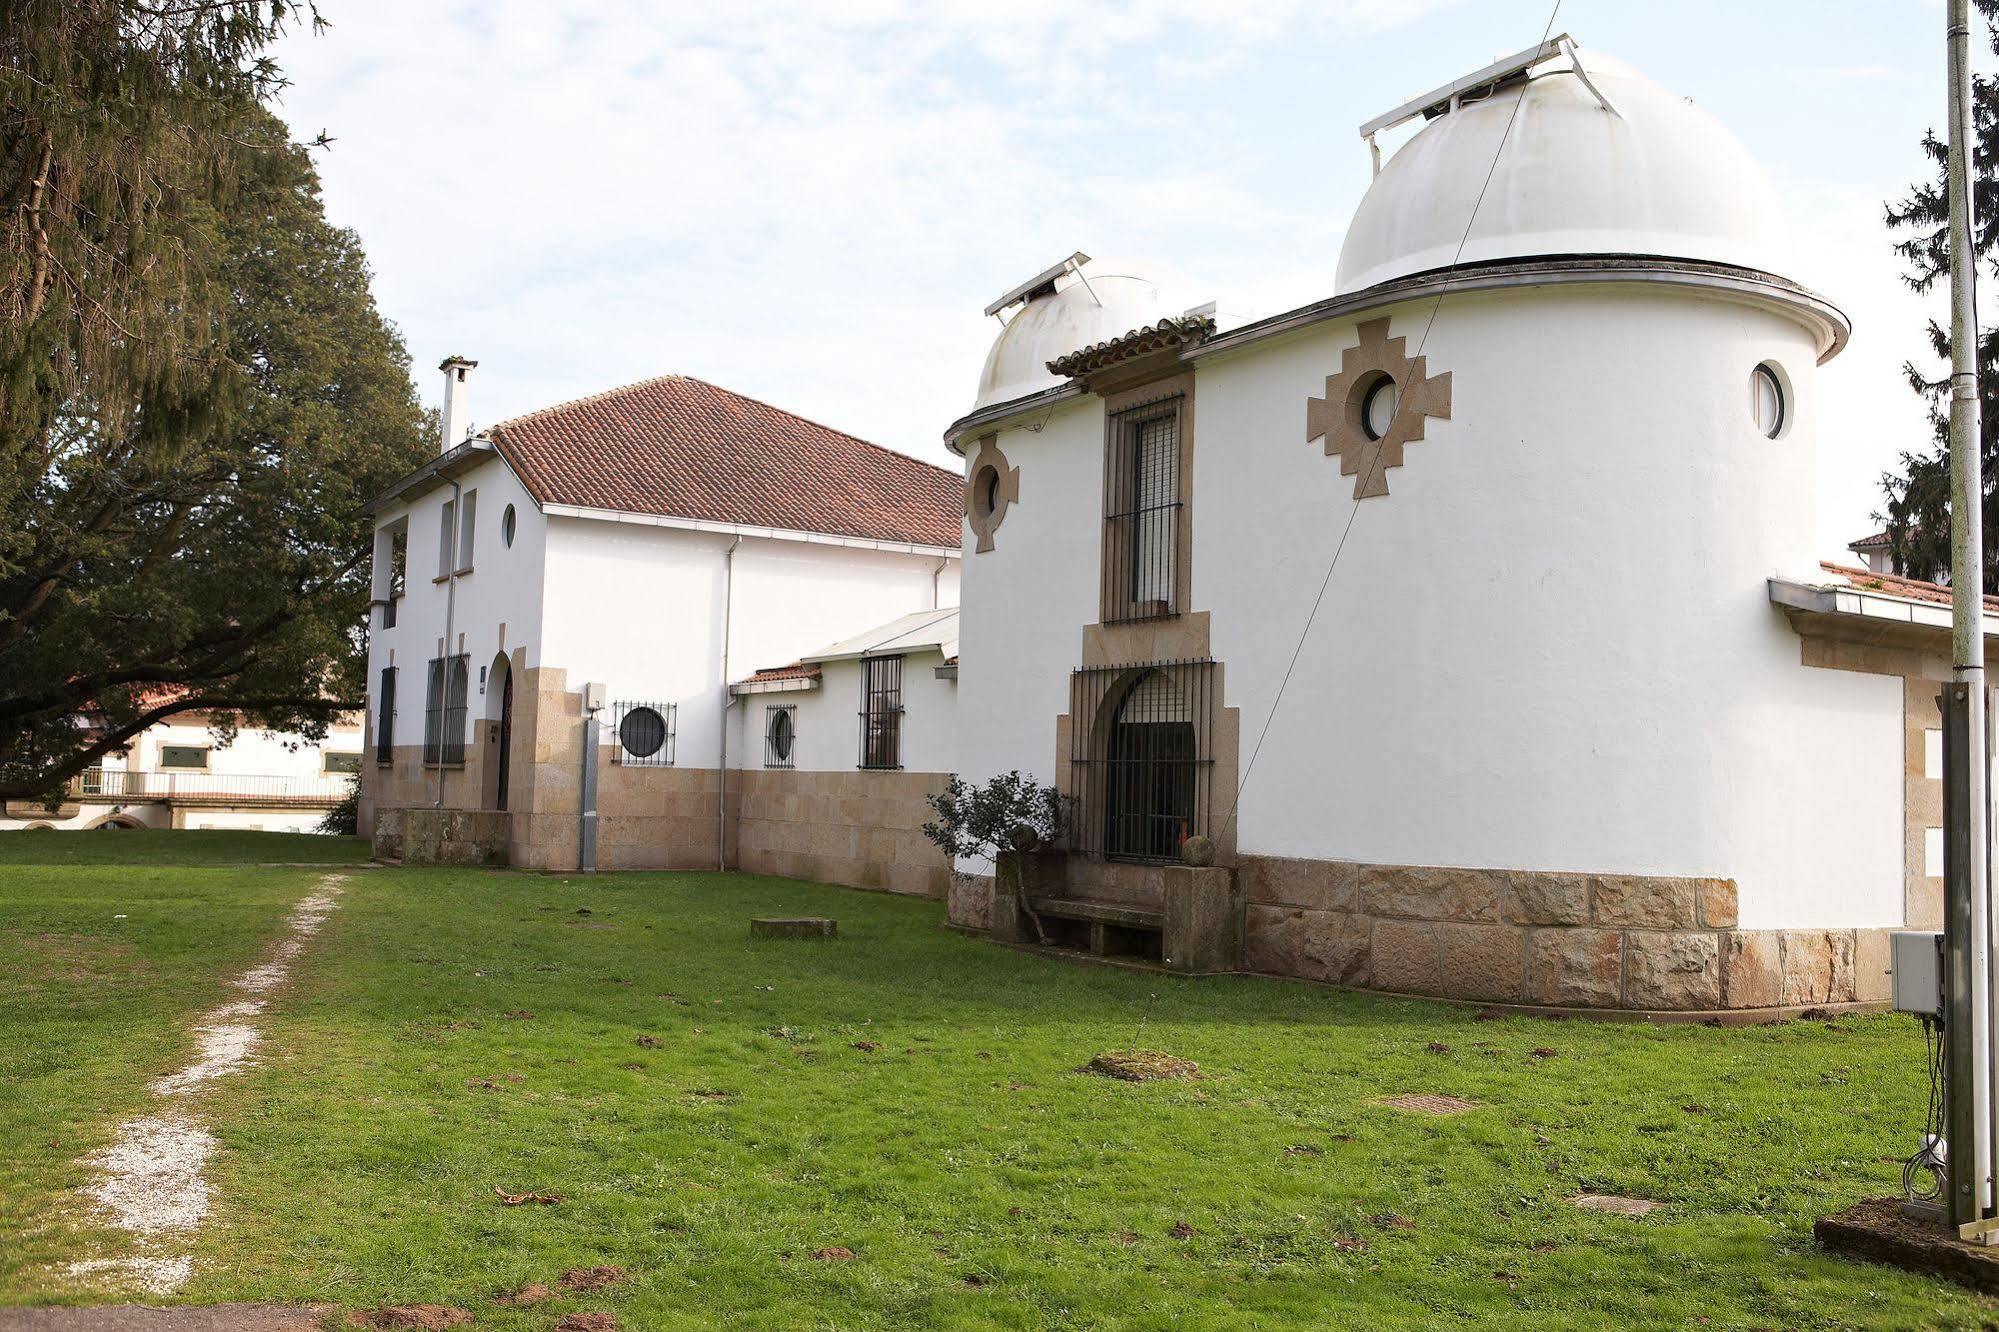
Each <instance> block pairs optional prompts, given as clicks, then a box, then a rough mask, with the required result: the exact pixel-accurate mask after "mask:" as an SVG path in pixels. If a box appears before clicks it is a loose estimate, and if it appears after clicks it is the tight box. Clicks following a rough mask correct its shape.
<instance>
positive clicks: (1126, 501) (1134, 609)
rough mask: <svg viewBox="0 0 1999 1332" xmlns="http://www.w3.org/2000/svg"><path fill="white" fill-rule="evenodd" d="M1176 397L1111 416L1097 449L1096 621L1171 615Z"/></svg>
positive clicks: (1176, 523)
mask: <svg viewBox="0 0 1999 1332" xmlns="http://www.w3.org/2000/svg"><path fill="white" fill-rule="evenodd" d="M1181 401H1182V400H1181V399H1180V398H1177V397H1175V398H1167V399H1165V400H1164V401H1161V402H1152V403H1146V404H1144V405H1143V406H1139V407H1133V408H1130V409H1128V410H1125V411H1122V412H1116V413H1113V414H1112V415H1111V417H1110V419H1109V421H1108V424H1107V429H1108V432H1109V433H1108V437H1107V438H1106V440H1105V447H1104V556H1103V574H1104V586H1103V617H1104V623H1106V624H1115V623H1117V622H1119V621H1122V620H1146V619H1153V618H1156V617H1158V616H1162V615H1174V614H1177V613H1179V609H1180V608H1179V605H1178V601H1179V593H1178V588H1179V576H1180V568H1179V562H1180V521H1181V505H1182V501H1181V495H1180V406H1181Z"/></svg>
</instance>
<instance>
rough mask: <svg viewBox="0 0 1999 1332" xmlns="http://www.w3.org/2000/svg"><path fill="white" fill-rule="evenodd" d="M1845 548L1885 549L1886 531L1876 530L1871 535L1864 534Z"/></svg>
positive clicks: (1886, 547)
mask: <svg viewBox="0 0 1999 1332" xmlns="http://www.w3.org/2000/svg"><path fill="white" fill-rule="evenodd" d="M1847 549H1848V550H1886V549H1888V534H1887V533H1886V532H1876V533H1875V534H1874V535H1873V536H1864V537H1862V538H1860V540H1858V541H1856V542H1854V543H1853V544H1852V545H1850V546H1848V547H1847Z"/></svg>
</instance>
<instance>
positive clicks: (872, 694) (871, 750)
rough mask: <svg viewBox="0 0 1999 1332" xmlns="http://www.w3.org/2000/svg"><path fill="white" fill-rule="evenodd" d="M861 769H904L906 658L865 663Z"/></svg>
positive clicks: (862, 693)
mask: <svg viewBox="0 0 1999 1332" xmlns="http://www.w3.org/2000/svg"><path fill="white" fill-rule="evenodd" d="M861 766H862V767H863V768H900V767H901V766H902V658H901V657H864V658H862V660H861Z"/></svg>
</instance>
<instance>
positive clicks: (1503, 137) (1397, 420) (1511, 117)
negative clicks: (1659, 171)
mask: <svg viewBox="0 0 1999 1332" xmlns="http://www.w3.org/2000/svg"><path fill="white" fill-rule="evenodd" d="M1561 12H1562V0H1555V5H1554V8H1552V9H1550V10H1549V11H1548V22H1547V25H1546V26H1545V27H1543V28H1542V29H1541V40H1540V42H1539V43H1537V46H1546V45H1547V44H1548V34H1549V33H1551V32H1553V31H1554V30H1555V19H1556V17H1557V16H1558V15H1560V14H1561ZM1525 100H1527V83H1526V82H1522V84H1521V85H1520V95H1519V96H1518V97H1515V98H1514V99H1513V109H1512V110H1511V111H1510V112H1508V113H1507V116H1506V127H1505V128H1504V129H1502V130H1501V131H1500V134H1499V143H1498V145H1497V146H1496V147H1494V149H1493V150H1492V161H1491V163H1490V164H1489V165H1488V166H1487V167H1486V169H1485V179H1484V180H1483V181H1481V182H1480V183H1479V187H1478V197H1477V198H1475V199H1473V200H1472V206H1471V216H1469V217H1467V218H1466V219H1465V229H1464V233H1463V234H1462V235H1460V236H1459V237H1458V244H1457V249H1456V250H1454V251H1453V252H1452V254H1451V262H1450V263H1448V264H1446V265H1445V266H1444V267H1443V269H1442V270H1441V272H1440V274H1439V278H1438V280H1439V281H1442V279H1443V278H1444V277H1445V276H1448V275H1449V274H1450V273H1451V271H1452V270H1454V269H1456V268H1457V266H1458V261H1459V260H1460V259H1462V258H1463V257H1464V252H1465V246H1466V245H1467V244H1469V243H1470V242H1471V229H1472V227H1473V225H1474V224H1476V223H1477V221H1478V210H1479V208H1480V207H1481V206H1482V205H1483V204H1484V203H1485V194H1486V191H1487V190H1488V189H1490V188H1491V187H1492V178H1493V176H1494V174H1495V173H1497V172H1498V170H1499V159H1500V158H1501V157H1503V156H1504V155H1505V153H1506V144H1507V141H1508V140H1509V139H1511V138H1512V137H1513V122H1514V121H1515V120H1517V119H1518V118H1519V116H1520V104H1521V103H1522V102H1524V101H1525ZM1443 304H1444V293H1443V292H1442V291H1439V292H1438V293H1437V298H1436V300H1434V301H1432V302H1431V303H1430V314H1429V317H1428V318H1427V319H1425V320H1424V321H1423V336H1422V337H1421V338H1419V339H1417V342H1416V358H1420V357H1421V356H1422V355H1423V349H1424V348H1425V347H1427V346H1428V345H1429V343H1430V330H1431V328H1432V327H1434V326H1435V324H1436V322H1437V311H1438V310H1439V309H1441V308H1442V307H1443ZM1406 408H1407V404H1406V403H1405V402H1403V401H1401V400H1399V399H1398V401H1397V402H1396V404H1395V415H1394V416H1392V417H1390V418H1389V428H1388V430H1386V431H1383V432H1382V437H1383V438H1384V439H1385V438H1387V436H1388V434H1389V433H1390V432H1392V431H1393V430H1394V428H1395V427H1396V426H1397V425H1400V424H1401V420H1402V413H1403V411H1404V410H1406ZM1386 452H1387V450H1385V449H1376V450H1375V451H1374V461H1373V462H1372V463H1370V464H1369V466H1368V470H1367V473H1366V475H1364V476H1363V477H1362V478H1361V482H1360V484H1359V485H1357V486H1356V487H1355V489H1354V502H1353V507H1352V508H1351V509H1350V510H1348V511H1347V521H1346V525H1345V526H1344V527H1342V528H1341V529H1340V539H1339V541H1338V543H1337V544H1335V545H1334V547H1333V558H1332V559H1331V560H1330V561H1328V562H1327V564H1326V576H1325V577H1324V578H1321V579H1320V580H1319V591H1318V595H1316V596H1314V597H1313V598H1312V608H1311V610H1310V611H1308V612H1307V613H1306V615H1305V627H1304V628H1303V629H1302V630H1300V631H1299V633H1298V642H1297V643H1296V644H1295V645H1294V646H1293V647H1292V649H1291V660H1290V661H1289V662H1288V663H1287V664H1286V665H1285V667H1284V674H1283V676H1282V677H1281V678H1279V680H1278V682H1277V695H1276V697H1274V698H1272V699H1271V700H1270V711H1269V712H1268V713H1267V714H1265V716H1264V718H1263V729H1262V730H1260V731H1258V732H1257V734H1256V744H1255V745H1254V746H1252V747H1251V749H1250V751H1249V762H1248V763H1247V764H1245V765H1244V767H1243V770H1242V777H1241V778H1240V779H1239V780H1238V781H1237V782H1236V788H1235V799H1234V800H1233V801H1232V802H1230V805H1229V814H1228V817H1227V818H1226V819H1224V820H1223V821H1222V827H1223V828H1224V829H1227V828H1231V827H1233V826H1234V824H1235V821H1236V814H1237V813H1238V811H1240V810H1241V808H1242V793H1243V789H1244V788H1245V787H1247V786H1248V785H1249V775H1250V774H1251V773H1252V772H1254V771H1256V760H1257V758H1258V757H1259V756H1260V755H1261V754H1262V753H1263V742H1264V741H1265V740H1267V739H1268V738H1269V737H1270V727H1271V724H1272V723H1273V722H1275V721H1276V720H1277V708H1278V705H1279V704H1281V703H1282V702H1283V701H1284V691H1285V690H1286V689H1287V688H1288V687H1289V686H1290V684H1291V676H1292V675H1293V673H1295V672H1296V671H1297V669H1298V659H1299V657H1301V656H1303V655H1304V652H1305V643H1306V640H1308V639H1309V638H1310V637H1311V636H1312V624H1313V622H1314V621H1316V620H1317V619H1318V618H1319V608H1320V607H1321V606H1323V605H1324V604H1325V600H1326V590H1327V589H1328V588H1329V587H1331V586H1332V583H1333V571H1334V570H1335V569H1337V568H1339V566H1340V556H1341V555H1342V554H1344V553H1345V551H1346V548H1347V538H1348V537H1350V536H1352V535H1353V528H1354V520H1355V519H1357V518H1359V517H1360V506H1361V500H1360V496H1361V495H1362V494H1363V493H1364V492H1365V491H1366V490H1367V488H1368V487H1369V486H1370V485H1372V484H1373V482H1374V477H1375V473H1376V472H1377V471H1378V470H1379V469H1380V465H1381V460H1382V457H1383V456H1384V455H1385V454H1386Z"/></svg>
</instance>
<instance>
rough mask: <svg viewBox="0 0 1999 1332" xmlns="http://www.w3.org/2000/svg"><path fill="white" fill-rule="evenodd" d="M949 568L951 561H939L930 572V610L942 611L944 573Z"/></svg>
mask: <svg viewBox="0 0 1999 1332" xmlns="http://www.w3.org/2000/svg"><path fill="white" fill-rule="evenodd" d="M950 567H951V561H949V560H939V561H937V567H936V568H935V569H932V570H931V571H930V609H931V610H943V609H944V592H943V588H944V571H945V570H946V569H948V568H950Z"/></svg>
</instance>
